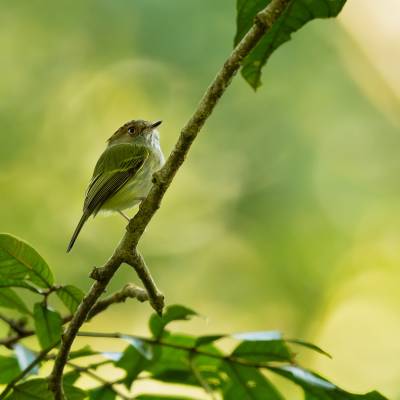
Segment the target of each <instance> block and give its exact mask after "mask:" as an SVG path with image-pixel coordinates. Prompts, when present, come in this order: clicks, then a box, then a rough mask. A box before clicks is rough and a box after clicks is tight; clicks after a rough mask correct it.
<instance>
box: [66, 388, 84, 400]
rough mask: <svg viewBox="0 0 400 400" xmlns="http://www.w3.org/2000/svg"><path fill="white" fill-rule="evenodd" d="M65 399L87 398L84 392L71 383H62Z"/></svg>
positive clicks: (77, 399)
mask: <svg viewBox="0 0 400 400" xmlns="http://www.w3.org/2000/svg"><path fill="white" fill-rule="evenodd" d="M63 387H64V397H65V400H83V399H86V398H87V394H86V392H84V391H83V390H82V389H79V388H77V387H76V386H72V385H66V384H64V385H63Z"/></svg>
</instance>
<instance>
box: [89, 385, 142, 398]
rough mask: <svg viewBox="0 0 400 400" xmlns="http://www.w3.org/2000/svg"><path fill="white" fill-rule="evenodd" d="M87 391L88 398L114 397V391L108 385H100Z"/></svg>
mask: <svg viewBox="0 0 400 400" xmlns="http://www.w3.org/2000/svg"><path fill="white" fill-rule="evenodd" d="M88 393H89V400H114V399H115V398H116V394H115V392H113V391H112V389H110V387H109V386H100V387H98V388H95V389H91V390H89V392H88ZM135 398H137V397H135Z"/></svg>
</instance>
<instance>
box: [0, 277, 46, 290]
mask: <svg viewBox="0 0 400 400" xmlns="http://www.w3.org/2000/svg"><path fill="white" fill-rule="evenodd" d="M4 287H20V288H24V289H28V290H30V291H31V292H34V293H41V292H40V290H39V289H37V288H35V287H34V286H32V285H30V284H29V283H27V282H24V281H20V280H18V279H0V288H4Z"/></svg>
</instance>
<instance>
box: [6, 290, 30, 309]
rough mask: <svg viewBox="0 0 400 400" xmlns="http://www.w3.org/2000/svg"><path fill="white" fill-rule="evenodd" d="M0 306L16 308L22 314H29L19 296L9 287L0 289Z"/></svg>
mask: <svg viewBox="0 0 400 400" xmlns="http://www.w3.org/2000/svg"><path fill="white" fill-rule="evenodd" d="M0 307H5V308H11V309H14V310H18V311H19V312H21V313H23V314H31V312H30V311H29V310H28V307H27V306H26V305H25V303H24V302H23V301H22V300H21V298H20V297H19V296H18V295H17V293H15V292H14V290H12V289H10V288H1V289H0Z"/></svg>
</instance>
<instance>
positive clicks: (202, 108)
mask: <svg viewBox="0 0 400 400" xmlns="http://www.w3.org/2000/svg"><path fill="white" fill-rule="evenodd" d="M289 3H290V0H272V1H271V2H270V3H269V4H268V6H267V7H266V8H264V9H263V10H262V11H260V12H259V13H258V14H257V17H256V19H255V21H254V24H253V26H252V27H251V28H250V30H249V31H248V32H247V34H246V35H245V36H244V37H243V39H242V40H241V41H240V42H239V44H238V45H237V46H236V47H235V48H234V49H233V51H232V52H231V54H230V55H229V57H228V59H227V60H226V61H225V63H224V65H223V66H222V68H221V69H220V71H219V72H218V73H217V75H216V77H215V78H214V80H213V82H212V83H211V85H210V86H209V87H208V89H207V90H206V92H205V94H204V95H203V97H202V99H201V100H200V103H199V105H198V107H197V109H196V110H195V111H194V113H193V115H192V116H191V118H190V119H189V121H188V122H187V124H186V125H185V126H184V128H183V129H182V132H181V134H180V136H179V139H178V141H177V143H176V145H175V148H174V149H173V151H172V153H171V154H170V156H169V157H168V160H167V162H166V163H165V165H164V167H163V168H162V169H161V170H160V171H158V172H157V173H156V174H154V179H153V186H152V188H151V190H150V192H149V194H148V195H147V197H146V198H145V199H144V200H143V201H142V203H141V204H140V207H139V211H138V212H137V214H136V215H135V216H134V217H133V218H132V220H131V221H130V222H129V224H128V226H127V231H126V233H125V235H124V237H123V238H122V240H121V242H120V243H119V245H118V247H117V249H116V250H115V251H114V254H113V255H112V257H111V258H110V259H109V260H108V261H107V263H106V264H105V265H104V267H103V268H101V269H99V270H97V272H98V274H97V277H96V278H95V279H96V280H97V281H96V282H95V283H94V284H93V285H92V287H91V289H90V291H89V293H88V294H87V295H86V296H85V297H84V299H83V300H82V302H81V304H80V306H79V307H78V310H77V311H76V313H75V315H74V317H73V318H72V321H71V323H70V324H69V326H68V328H67V330H66V332H65V334H64V335H63V338H62V344H61V347H60V351H59V353H58V355H57V357H56V360H55V363H54V368H53V371H52V374H51V377H50V383H49V387H50V389H51V390H52V391H53V393H54V397H55V400H62V399H63V397H64V396H63V393H62V373H63V369H64V366H65V363H66V362H67V360H68V354H69V351H70V349H71V346H72V343H73V341H74V339H75V337H76V335H77V333H78V330H79V328H80V327H81V325H82V324H83V323H84V322H85V320H86V318H87V316H88V314H89V312H90V310H91V308H92V307H93V305H94V304H95V303H96V301H97V299H98V298H99V297H100V296H101V294H102V293H103V291H104V290H105V288H106V287H107V285H108V283H109V282H110V280H111V278H112V277H113V275H114V273H115V272H116V271H117V269H118V268H119V267H120V265H121V264H122V263H123V262H127V263H128V264H130V265H132V264H131V262H130V261H133V267H134V268H135V270H136V272H137V273H138V274H139V273H142V274H143V275H140V274H139V277H140V278H141V280H142V282H143V284H144V286H145V288H146V289H147V292H148V295H149V299H150V303H151V304H152V306H153V308H155V310H156V311H157V312H158V313H161V312H162V309H163V304H164V301H163V296H162V295H161V293H159V291H158V290H157V288H156V286H155V285H154V282H153V280H152V278H151V276H150V274H149V273H148V271H147V268H145V269H144V268H143V265H144V266H145V264H144V262H143V263H142V261H143V259H142V258H141V257H140V255H138V253H137V252H136V247H137V244H138V242H139V239H140V237H141V236H142V234H143V232H144V230H145V228H146V226H147V225H148V224H149V222H150V220H151V219H152V217H153V215H154V214H155V213H156V211H157V210H158V208H159V207H160V204H161V200H162V198H163V197H164V194H165V192H166V191H167V189H168V187H169V185H170V184H171V182H172V180H173V178H174V176H175V174H176V173H177V171H178V169H179V168H180V167H181V165H182V164H183V162H184V160H185V157H186V155H187V154H188V152H189V149H190V147H191V145H192V143H193V141H194V140H195V139H196V137H197V135H198V133H199V132H200V130H201V128H202V127H203V125H204V123H205V122H206V120H207V119H208V117H209V116H210V115H211V113H212V111H213V110H214V108H215V106H216V105H217V103H218V101H219V99H220V98H221V96H222V95H223V93H224V92H225V90H226V89H227V87H228V86H229V84H230V82H231V80H232V78H233V77H234V75H235V74H236V73H237V71H238V70H239V68H240V66H241V63H242V61H243V59H244V58H245V57H246V56H247V55H248V54H249V53H250V52H251V50H253V49H254V47H255V46H256V45H257V44H258V42H259V41H260V40H261V38H262V37H263V36H264V34H265V33H266V32H267V31H268V30H269V29H270V28H271V27H272V25H273V24H274V22H275V21H276V20H277V19H278V18H279V17H280V16H281V15H282V13H283V12H284V11H285V9H286V7H287V6H288V4H289ZM132 257H133V258H134V260H131V258H132Z"/></svg>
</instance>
